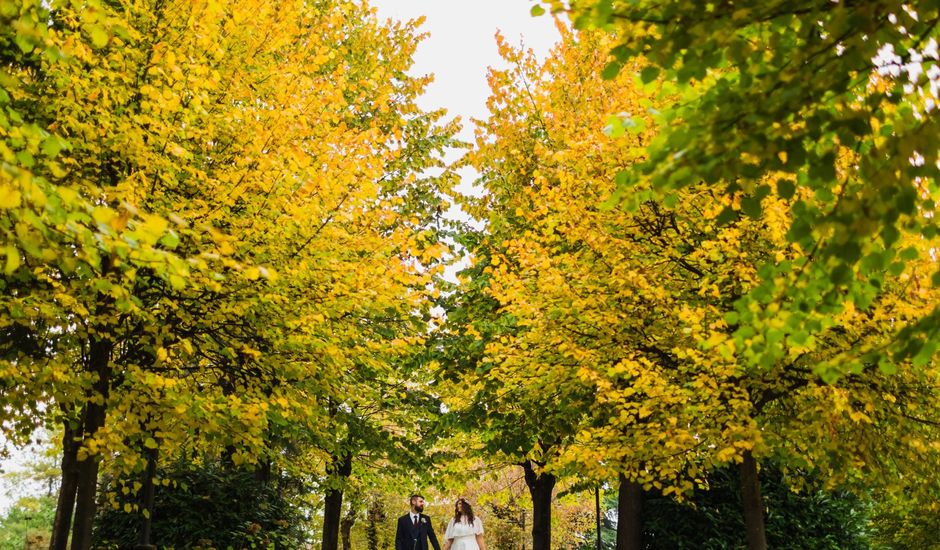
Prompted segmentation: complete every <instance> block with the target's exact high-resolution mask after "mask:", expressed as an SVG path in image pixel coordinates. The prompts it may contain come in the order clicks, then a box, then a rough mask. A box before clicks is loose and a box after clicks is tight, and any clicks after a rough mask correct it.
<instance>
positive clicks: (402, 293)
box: [3, 0, 455, 548]
mask: <svg viewBox="0 0 940 550" xmlns="http://www.w3.org/2000/svg"><path fill="white" fill-rule="evenodd" d="M9 5H10V6H11V9H12V10H13V13H14V15H13V16H9V17H10V19H8V20H10V21H22V20H26V21H28V22H29V23H30V25H31V26H26V25H21V24H17V25H13V26H11V27H10V32H9V33H8V34H5V35H4V36H5V37H6V38H8V39H9V40H8V41H7V42H5V47H6V46H12V45H13V44H17V45H19V47H20V48H22V50H23V51H24V52H25V54H27V55H25V56H24V57H26V59H24V60H18V63H19V64H18V65H12V67H13V69H11V70H10V72H11V74H12V73H14V72H15V74H13V76H15V77H16V78H17V81H16V82H14V84H16V86H13V85H9V82H10V80H8V81H5V82H4V85H5V87H4V91H5V92H6V93H9V94H10V95H12V96H14V99H15V100H16V102H17V104H18V105H24V106H26V107H25V108H24V110H26V109H28V116H30V117H32V118H31V124H32V125H33V127H35V132H36V134H37V135H39V136H42V135H44V134H43V132H45V133H46V134H48V135H50V136H54V137H56V139H61V143H60V142H59V141H56V140H53V141H51V142H50V143H52V145H46V146H45V147H46V148H47V149H49V148H55V149H56V150H55V151H53V152H51V153H50V154H49V155H48V156H49V157H52V156H53V155H52V153H55V162H54V163H53V162H51V159H42V160H41V162H34V165H35V166H36V167H37V168H41V169H42V170H43V175H44V176H45V177H47V178H48V179H49V180H51V181H52V183H53V184H54V185H56V186H57V187H56V189H58V190H63V189H64V190H66V191H62V192H60V194H66V198H67V199H71V203H73V204H70V205H69V206H74V205H76V204H77V205H80V204H83V203H82V202H81V201H86V203H88V204H89V205H90V206H88V208H87V210H88V214H85V216H86V218H83V219H81V220H78V221H85V220H87V221H88V224H89V225H92V227H94V224H98V227H99V232H104V231H105V230H107V231H106V232H107V234H106V237H108V238H111V239H113V240H117V241H118V244H120V245H122V246H123V247H124V248H121V249H114V248H106V247H102V246H98V247H97V248H95V247H87V248H82V247H81V246H75V245H72V244H69V243H64V244H60V245H59V246H60V249H58V250H55V249H53V250H52V251H51V252H53V253H55V254H56V256H52V255H51V254H50V253H49V252H46V250H43V245H42V243H39V244H38V245H37V250H38V251H37V252H35V253H33V251H32V250H29V249H25V248H24V250H25V251H26V252H27V253H32V254H33V256H35V257H36V258H37V261H36V262H34V263H30V264H29V265H22V266H21V265H16V264H17V262H16V261H14V260H8V265H7V273H8V275H9V278H8V280H9V281H19V282H20V283H22V286H23V290H22V291H21V292H20V293H19V294H17V295H15V296H12V297H11V298H10V299H9V300H7V303H5V304H4V305H5V311H6V312H8V315H9V316H8V317H6V318H5V319H4V321H5V322H6V321H8V320H9V319H11V318H12V319H14V321H13V322H12V326H13V328H14V329H16V330H19V331H21V332H23V333H24V334H25V336H24V339H27V337H28V338H33V339H36V340H39V341H45V342H46V344H41V345H40V346H39V347H40V348H44V349H46V350H49V351H50V353H49V356H48V357H45V356H41V355H42V354H35V355H36V356H27V355H26V354H19V355H17V356H15V357H14V358H12V359H8V362H7V363H6V365H7V366H8V367H9V368H8V370H10V371H11V372H13V371H16V376H17V377H16V378H15V379H14V380H11V386H12V387H16V388H22V390H23V391H22V392H21V395H20V396H19V399H22V400H23V401H24V402H30V401H32V402H37V403H44V404H46V405H47V407H45V408H42V407H40V409H38V410H37V409H34V410H32V416H29V415H24V419H23V422H22V425H23V426H24V428H23V429H24V430H28V425H29V423H30V421H31V419H33V420H32V422H33V423H35V422H38V421H41V419H43V418H47V419H50V420H52V419H54V420H55V422H58V423H61V425H64V426H65V432H64V440H63V441H64V443H65V444H64V452H65V456H64V459H63V474H64V481H63V484H62V491H61V495H60V502H59V511H58V515H57V520H56V529H55V532H54V542H53V545H54V547H56V548H63V547H64V546H65V544H66V541H67V539H68V534H69V531H70V530H72V540H73V547H76V548H86V547H87V546H88V544H89V543H90V538H89V537H90V525H91V523H90V521H91V518H92V517H93V515H94V504H95V496H96V495H95V493H96V490H95V489H96V485H97V483H96V481H97V476H98V471H99V464H100V463H101V462H102V460H103V461H105V462H104V463H105V465H106V466H107V467H108V468H112V469H114V470H115V471H116V472H119V473H120V475H123V476H132V475H134V476H136V475H139V474H142V473H143V472H144V470H145V468H146V467H147V466H148V464H147V463H148V462H152V461H153V460H155V455H156V453H155V451H156V450H157V449H158V448H159V450H160V452H161V453H164V454H171V455H172V454H174V453H179V452H187V453H191V452H200V453H207V454H209V455H212V454H216V456H218V455H219V454H221V455H222V456H223V457H224V458H225V460H227V461H229V462H231V463H232V464H234V465H239V464H243V463H255V462H260V463H263V464H264V463H267V464H268V465H270V463H271V461H273V460H276V459H277V457H278V456H280V453H279V452H278V450H277V448H276V441H277V439H278V438H282V439H285V438H286V439H293V438H295V437H302V438H303V441H305V442H306V444H307V445H310V446H311V447H310V448H312V449H314V450H315V451H314V458H311V459H309V461H308V462H306V463H305V464H306V465H307V466H311V467H313V466H314V465H315V464H317V462H319V461H321V460H322V459H324V458H325V459H329V458H330V457H334V456H338V457H342V456H344V455H345V453H346V451H345V450H344V449H342V448H341V447H340V446H339V445H340V444H341V443H342V442H343V440H344V438H342V437H339V438H338V439H337V435H338V434H340V433H341V432H342V431H344V430H346V428H345V427H344V426H342V425H340V424H339V421H338V420H337V418H336V414H335V413H336V411H337V410H345V408H347V407H348V406H350V404H351V403H352V401H350V400H351V399H352V400H355V399H356V398H359V397H361V398H362V399H363V400H366V399H370V398H372V399H379V400H380V398H381V395H382V391H383V390H382V389H381V388H380V387H378V386H373V385H370V382H371V381H372V379H373V377H374V378H378V379H394V378H395V377H397V376H399V375H397V374H395V373H396V369H399V368H403V365H407V364H406V363H405V362H404V359H405V358H407V357H408V356H410V355H411V354H412V353H413V351H414V350H415V349H416V348H418V347H419V346H420V344H421V341H422V338H423V334H424V329H423V328H422V327H423V324H424V323H425V322H426V320H427V316H428V312H427V305H426V304H427V300H426V299H425V293H426V292H427V289H428V288H429V282H430V281H431V278H432V277H433V276H435V274H436V273H437V270H438V268H437V267H436V264H437V263H438V262H439V260H440V258H441V257H442V255H443V254H444V253H445V248H444V247H443V245H442V244H441V243H440V241H439V238H438V235H437V233H436V231H435V229H434V228H435V226H434V224H433V223H431V221H432V219H433V217H434V216H435V215H436V213H437V212H439V211H442V210H445V209H446V208H441V202H442V201H443V200H444V199H443V195H444V193H446V191H447V186H448V185H449V179H448V177H446V176H444V177H438V178H430V177H427V176H425V175H424V170H425V169H426V168H428V167H430V166H433V165H435V164H436V163H438V162H439V161H438V160H437V159H438V158H439V152H440V150H441V148H442V147H444V146H445V145H447V144H448V143H449V141H450V136H451V135H452V134H453V132H454V130H455V128H454V127H453V126H452V125H447V124H442V123H440V119H441V117H442V115H443V113H442V112H422V111H420V110H419V109H418V108H417V106H416V105H415V98H416V97H417V95H418V94H420V93H421V91H422V90H423V87H424V86H425V84H426V83H427V82H428V80H427V79H426V78H413V77H409V76H407V75H406V71H407V69H408V67H409V65H410V63H411V54H412V53H413V51H414V47H415V45H416V44H417V37H416V35H417V33H416V30H415V29H416V24H417V23H415V22H413V23H407V24H391V23H389V24H385V23H380V22H379V21H378V20H377V18H376V16H375V14H374V13H373V12H372V11H371V9H370V8H369V7H368V6H366V5H363V4H359V3H354V2H347V1H335V2H320V3H315V4H311V3H307V2H300V1H298V2H287V3H278V4H276V5H273V4H266V3H262V2H257V3H255V2H247V3H246V2H237V3H236V2H213V1H207V2H197V3H182V4H181V3H174V2H164V1H159V0H158V1H155V2H126V3H121V4H116V3H106V2H101V3H97V2H91V3H87V4H85V5H82V6H76V5H73V4H70V3H67V2H63V3H57V2H52V3H40V2H13V3H9ZM7 6H8V3H4V10H7ZM3 13H4V16H5V17H7V13H8V12H7V11H4V12H3ZM21 14H22V19H17V17H19V16H20V15H21ZM49 21H52V22H53V23H54V24H51V25H50V24H48V22H49ZM27 31H28V32H27ZM42 143H43V142H42V141H39V142H38V143H34V144H32V145H31V146H32V147H34V148H41V147H43V145H42ZM14 144H15V142H14ZM50 151H51V149H50ZM13 153H15V151H13ZM21 156H23V157H24V158H25V156H24V155H21ZM21 164H23V165H26V164H28V163H25V162H24V163H21ZM23 185H26V184H23ZM21 202H22V201H21ZM63 202H67V201H63ZM11 205H12V206H13V207H18V206H19V204H15V205H13V204H12V201H11ZM35 208H39V209H40V210H41V209H42V205H39V206H38V207H34V210H35ZM148 212H155V213H158V214H159V216H154V215H150V214H146V213H148ZM138 218H139V219H140V221H138ZM70 223H73V224H74V223H75V222H74V221H73V220H69V219H67V218H66V217H65V216H60V218H59V219H53V220H50V221H48V223H47V225H49V226H51V230H50V231H53V232H54V231H62V230H69V229H70V226H69V224H70ZM101 228H103V229H101ZM125 229H127V231H125ZM13 233H14V228H13V227H11V228H10V231H9V232H8V233H7V234H8V235H10V234H13ZM89 233H90V236H89V237H88V238H87V239H86V240H88V241H93V239H94V238H95V234H94V233H93V232H89ZM112 233H113V234H115V235H116V237H114V236H111V234H112ZM99 240H101V239H100V238H99ZM8 242H9V243H10V244H9V245H7V243H4V246H6V247H7V248H6V249H5V250H7V251H8V257H10V258H15V257H18V256H19V254H21V250H15V252H16V255H13V254H12V253H10V252H9V251H10V250H11V248H10V247H11V246H17V241H8ZM24 242H25V240H24V239H20V240H19V241H18V243H19V246H21V247H25V245H24V244H23V243H24ZM69 247H71V250H74V251H76V256H77V257H78V261H76V262H73V263H76V264H79V265H78V267H72V268H68V267H66V268H63V267H62V265H61V263H59V264H55V263H52V260H55V259H57V258H59V257H61V256H65V257H66V259H65V260H63V262H68V261H71V260H70V259H68V253H67V252H63V251H62V250H63V249H64V250H66V251H67V250H68V249H69ZM125 248H126V249H129V250H130V252H124V249H125ZM46 249H47V250H48V249H49V247H46ZM151 249H153V250H154V252H149V250H151ZM140 250H142V252H141V251H140ZM92 253H94V254H95V255H94V256H93V258H92V260H88V259H85V258H84V255H86V254H87V255H91V254H92ZM148 254H149V255H148ZM44 255H45V256H44ZM138 256H140V257H138ZM153 258H156V259H158V260H161V261H162V262H164V263H167V262H169V265H170V268H168V269H157V268H158V267H160V264H157V263H156V262H155V261H154V260H153ZM180 258H185V260H183V259H180ZM148 261H149V262H150V264H152V268H151V265H150V264H147V262H148ZM141 264H143V265H141ZM27 269H28V270H29V271H28V272H27ZM23 303H28V304H29V305H30V306H31V307H35V308H36V310H35V311H37V312H38V313H39V315H37V314H32V315H30V316H27V317H25V319H24V320H20V321H16V320H15V319H16V312H17V308H18V307H22V305H21V304H23ZM21 317H22V316H21ZM11 330H12V329H11ZM50 343H51V345H50ZM5 368H7V367H6V366H5ZM47 372H48V374H43V373H47ZM37 373H40V374H43V376H44V377H45V378H41V379H48V382H47V383H45V384H37V383H35V382H34V380H35V375H36V374H37ZM16 380H21V381H22V383H21V384H19V385H18V384H17V383H16V382H15V381H16ZM355 384H358V387H357V386H355ZM374 387H375V388H376V389H375V390H374V391H372V389H373V388H374ZM369 392H372V393H369ZM380 402H381V400H380ZM379 439H381V438H379ZM367 443H368V444H374V443H376V440H370V441H369V442H367ZM145 457H146V459H145ZM282 466H283V465H282ZM326 469H327V470H329V468H326ZM142 477H143V479H144V480H145V482H149V481H148V480H150V479H151V477H152V476H149V475H146V474H144V475H143V476H142ZM134 486H135V487H136V484H135V485H134ZM76 501H77V504H76ZM135 506H136V505H135ZM135 506H131V508H134V507H135ZM73 509H74V511H75V513H74V518H73V517H72V515H73V513H72V511H73ZM72 525H74V529H72V527H71V526H72Z"/></svg>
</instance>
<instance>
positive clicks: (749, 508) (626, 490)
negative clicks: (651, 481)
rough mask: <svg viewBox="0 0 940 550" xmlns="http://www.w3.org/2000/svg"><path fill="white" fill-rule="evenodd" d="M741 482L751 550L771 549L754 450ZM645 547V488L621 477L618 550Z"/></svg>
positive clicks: (743, 463) (743, 468)
mask: <svg viewBox="0 0 940 550" xmlns="http://www.w3.org/2000/svg"><path fill="white" fill-rule="evenodd" d="M738 472H739V474H740V479H741V503H742V508H743V513H744V529H745V534H746V538H747V548H748V550H767V537H766V532H765V529H764V506H763V503H762V502H761V495H760V480H759V478H758V475H757V461H756V460H755V459H754V456H753V455H752V454H751V452H750V451H748V452H747V453H745V454H744V457H743V460H742V461H741V464H740V465H739V466H738ZM642 548H643V487H642V485H640V484H639V483H637V482H635V481H630V480H629V479H627V478H626V476H624V475H622V474H621V475H620V488H619V491H618V494H617V550H641V549H642Z"/></svg>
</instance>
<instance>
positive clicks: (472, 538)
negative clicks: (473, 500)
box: [444, 497, 486, 550]
mask: <svg viewBox="0 0 940 550" xmlns="http://www.w3.org/2000/svg"><path fill="white" fill-rule="evenodd" d="M444 550H486V545H485V544H484V543H483V521H482V520H480V518H478V517H474V515H473V508H472V507H471V506H470V503H469V502H467V500H466V499H464V498H463V497H461V498H458V499H457V504H456V506H455V510H454V517H453V518H451V520H450V521H449V522H448V523H447V531H445V532H444Z"/></svg>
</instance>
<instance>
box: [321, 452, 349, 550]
mask: <svg viewBox="0 0 940 550" xmlns="http://www.w3.org/2000/svg"><path fill="white" fill-rule="evenodd" d="M330 473H331V475H332V476H333V477H334V478H339V479H338V483H337V488H331V489H329V490H327V492H326V498H325V499H324V509H323V537H322V539H321V540H322V544H321V546H320V548H321V550H339V527H340V515H341V514H342V511H343V489H342V488H341V487H342V485H343V482H344V481H345V480H346V478H348V477H349V475H350V474H351V473H352V455H349V454H346V455H343V456H341V457H334V461H333V465H332V467H331V468H330Z"/></svg>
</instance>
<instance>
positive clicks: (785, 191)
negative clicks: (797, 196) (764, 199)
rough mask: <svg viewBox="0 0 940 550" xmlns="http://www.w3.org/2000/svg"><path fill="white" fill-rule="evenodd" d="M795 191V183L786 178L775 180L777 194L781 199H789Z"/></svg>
mask: <svg viewBox="0 0 940 550" xmlns="http://www.w3.org/2000/svg"><path fill="white" fill-rule="evenodd" d="M794 193H796V184H794V183H793V182H792V181H790V180H787V179H781V180H777V195H778V196H779V197H780V198H781V199H790V198H791V197H793V194H794Z"/></svg>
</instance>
